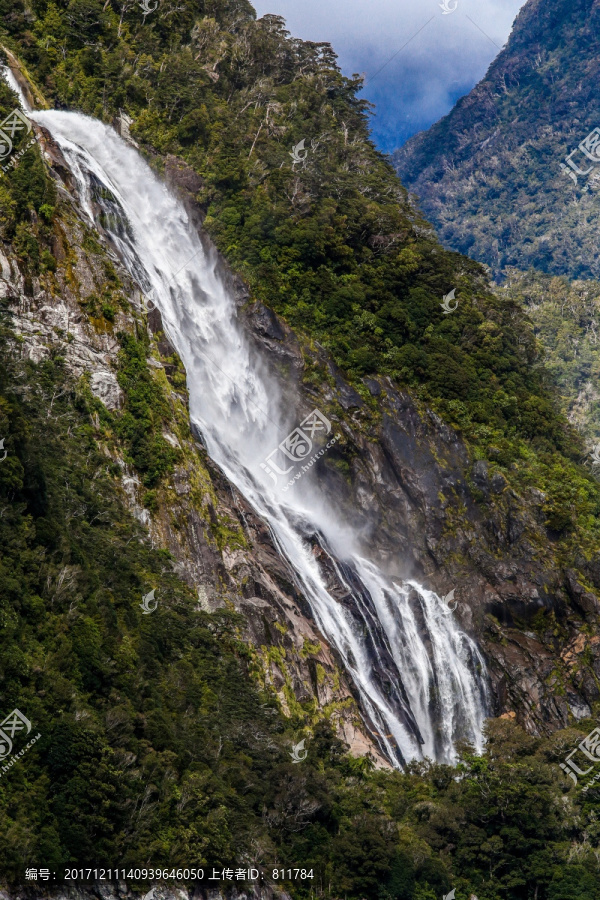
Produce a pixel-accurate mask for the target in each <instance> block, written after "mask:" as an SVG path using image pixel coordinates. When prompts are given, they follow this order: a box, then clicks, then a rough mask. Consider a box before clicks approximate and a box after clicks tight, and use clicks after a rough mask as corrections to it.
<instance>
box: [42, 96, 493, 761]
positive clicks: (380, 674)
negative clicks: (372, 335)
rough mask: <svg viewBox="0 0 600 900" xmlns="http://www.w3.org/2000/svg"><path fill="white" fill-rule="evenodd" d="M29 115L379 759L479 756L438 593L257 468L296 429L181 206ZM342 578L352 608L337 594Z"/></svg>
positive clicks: (97, 147) (465, 653)
mask: <svg viewBox="0 0 600 900" xmlns="http://www.w3.org/2000/svg"><path fill="white" fill-rule="evenodd" d="M31 117H32V118H33V119H34V120H35V121H36V122H38V123H39V124H40V125H43V126H44V127H45V128H47V129H48V131H49V132H50V133H51V134H52V136H53V138H54V139H55V140H56V142H57V143H58V145H59V146H60V147H61V150H62V151H63V154H64V156H65V158H66V160H67V162H68V164H69V166H70V168H71V170H72V173H73V176H74V178H75V179H76V182H77V185H78V189H79V195H80V199H81V205H82V207H83V209H84V210H85V212H86V213H87V215H88V216H89V218H90V220H91V221H92V223H93V222H94V216H95V215H97V214H98V202H96V201H97V200H98V198H99V197H103V198H104V200H103V201H102V200H101V201H100V205H102V204H103V205H104V215H103V217H102V225H103V227H104V229H105V231H107V232H109V233H110V235H111V238H112V241H113V242H114V245H115V246H116V247H117V249H118V251H119V253H120V255H121V257H122V259H123V261H124V264H125V265H126V266H127V268H128V269H129V271H130V273H131V274H132V276H133V277H134V278H135V279H136V280H137V282H138V284H140V286H141V288H142V289H143V290H144V291H145V292H146V293H148V292H149V291H150V290H151V291H152V297H153V301H154V303H155V304H156V306H157V307H158V309H159V310H160V313H161V315H162V319H163V323H164V327H165V330H166V332H167V334H168V336H169V338H170V340H171V341H172V343H173V345H174V346H175V347H176V349H177V352H178V353H179V355H180V357H181V359H182V360H183V363H184V365H185V369H186V373H187V381H188V389H189V397H190V416H191V419H192V421H193V422H194V423H195V425H196V426H197V427H198V429H199V430H200V432H201V433H202V435H203V438H204V440H205V443H206V446H207V449H208V452H209V454H210V455H211V457H212V458H213V459H214V460H215V462H216V463H217V464H218V465H219V466H220V468H221V469H222V470H223V471H224V472H225V474H226V475H227V477H228V478H229V479H230V481H231V482H232V483H233V484H235V485H236V486H237V488H238V489H239V490H240V492H241V493H242V494H243V495H244V496H245V497H246V499H247V500H248V501H249V502H250V503H251V504H252V506H253V507H254V509H255V510H256V511H257V513H258V514H259V515H260V516H261V517H262V518H263V519H264V520H265V521H266V522H268V524H269V526H270V528H271V531H272V534H273V535H274V538H275V541H276V544H277V546H278V549H279V551H280V552H281V553H282V554H283V556H284V557H285V558H287V560H288V562H289V563H290V565H291V567H292V569H293V571H294V572H295V573H296V578H297V583H298V586H299V588H300V589H301V590H302V592H303V593H304V595H305V596H306V598H307V599H308V602H309V603H310V607H311V609H312V612H313V615H314V618H315V621H316V623H317V624H318V626H319V628H320V629H321V630H322V632H323V634H324V635H325V636H326V637H327V639H328V640H329V641H330V642H331V644H332V645H333V646H334V647H335V648H336V649H337V650H338V652H339V654H340V656H341V657H342V659H343V661H344V664H345V666H346V669H347V671H348V673H349V675H350V677H351V678H352V680H353V681H354V684H355V686H356V688H357V691H358V694H359V697H360V701H361V704H362V709H363V713H364V716H365V720H366V722H367V724H368V726H369V728H370V730H371V732H372V733H373V734H374V735H375V737H376V740H377V742H378V744H379V746H380V748H381V749H382V751H383V752H384V753H385V755H386V756H387V757H388V758H389V759H390V760H391V761H392V762H393V763H394V764H395V765H402V764H403V763H404V762H405V761H407V760H410V759H414V758H423V757H430V758H431V759H437V760H440V761H447V762H452V761H453V760H454V759H455V751H454V744H455V741H456V740H457V739H459V738H465V739H467V740H469V741H471V742H472V743H473V744H474V745H475V747H476V748H477V749H478V750H481V749H482V724H483V719H484V716H485V712H486V706H487V687H486V677H485V666H484V662H483V659H482V657H481V654H480V653H479V650H478V649H477V646H476V645H475V643H474V642H473V641H472V640H471V639H470V638H469V637H468V636H467V635H466V634H464V633H463V632H462V631H461V630H460V629H459V628H458V626H457V624H456V623H455V621H454V620H453V618H452V616H451V615H450V614H449V612H448V609H447V608H446V606H445V605H444V604H443V602H442V601H441V600H440V598H439V597H438V596H437V595H436V594H434V593H432V592H431V591H428V590H425V589H424V588H422V587H421V586H420V585H419V584H417V583H415V582H407V583H404V584H396V583H394V582H393V581H391V580H390V579H389V578H387V577H386V576H385V575H384V574H383V573H382V572H381V571H380V570H379V569H378V568H377V566H376V565H375V564H374V563H373V562H371V561H369V560H368V559H365V558H364V551H362V550H360V544H359V541H358V538H357V536H356V535H355V534H354V533H353V531H352V528H351V526H350V525H348V524H347V523H345V522H344V517H343V514H342V513H336V511H335V510H333V509H332V508H331V503H330V502H329V501H327V502H326V501H325V498H324V497H323V496H322V495H321V494H320V491H319V487H318V485H317V484H316V483H315V482H314V481H311V476H310V473H307V474H306V475H305V476H304V479H303V482H302V489H301V491H300V490H298V488H297V486H294V488H292V489H291V490H288V491H287V492H283V491H281V490H277V489H276V488H274V487H273V485H272V483H271V480H270V479H269V477H268V475H265V472H264V471H263V470H262V469H261V463H263V462H264V460H265V458H266V457H267V456H268V455H269V454H270V453H271V451H272V450H273V448H276V447H277V446H278V444H279V443H280V442H281V441H282V439H283V437H284V436H285V435H286V434H287V433H288V432H289V431H290V430H291V428H293V426H294V425H295V424H297V421H294V418H293V416H290V414H289V412H288V413H286V411H285V408H284V402H283V399H282V397H281V394H280V391H279V388H278V385H277V383H276V382H275V380H274V379H273V378H272V377H271V376H270V374H269V372H268V370H267V368H266V366H265V365H264V363H263V362H262V361H261V358H260V357H259V356H258V354H257V352H256V351H255V350H253V349H252V348H251V345H250V344H249V342H248V341H247V340H246V338H245V336H244V334H243V331H242V329H241V327H239V325H238V323H237V321H236V308H235V304H234V302H233V299H232V297H231V296H230V294H229V293H228V291H227V289H226V287H225V285H224V283H223V281H222V279H221V278H220V277H219V275H218V269H217V266H216V259H213V258H212V257H211V254H210V253H209V252H207V251H206V250H205V249H204V247H203V245H202V243H201V241H200V239H199V237H198V235H197V233H196V231H195V230H194V228H193V227H192V225H191V223H190V222H189V220H188V216H187V213H186V212H185V210H184V208H183V206H182V205H181V203H179V202H178V201H177V200H176V199H175V198H174V197H173V196H172V195H171V193H170V192H169V191H168V190H167V188H166V187H165V186H164V185H163V184H162V183H161V182H160V180H159V179H158V178H157V177H156V176H155V175H154V173H153V172H152V171H151V169H150V168H149V166H148V165H147V164H146V163H145V162H144V160H143V159H142V158H141V156H140V155H139V154H138V153H137V152H136V151H135V149H133V148H132V147H131V146H129V145H127V144H126V143H125V142H124V141H123V140H121V139H120V138H119V137H118V136H117V135H116V134H115V132H114V131H113V130H112V129H111V128H109V127H107V126H106V125H104V124H102V123H101V122H99V121H96V120H94V119H90V118H87V117H85V116H83V115H80V114H78V113H68V112H58V111H51V112H36V113H33V114H32V115H31ZM98 188H101V191H99V190H98ZM111 210H112V213H113V215H110V214H107V213H110V212H111ZM323 561H325V562H326V563H327V567H325V566H324V565H323ZM332 571H333V572H335V577H336V580H337V585H338V586H341V587H342V589H343V591H345V595H344V597H343V599H342V600H340V599H334V597H333V596H332V591H331V588H330V587H329V586H328V577H329V578H330V576H331V572H332Z"/></svg>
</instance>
